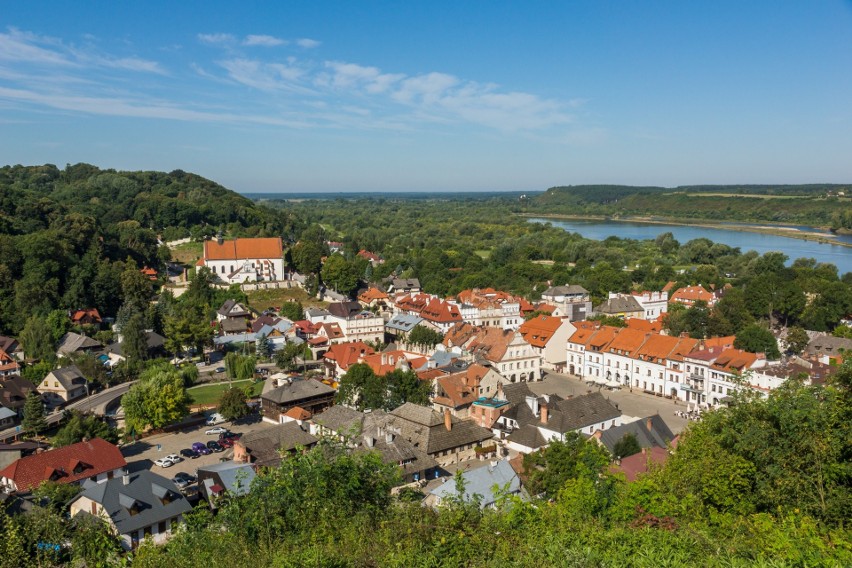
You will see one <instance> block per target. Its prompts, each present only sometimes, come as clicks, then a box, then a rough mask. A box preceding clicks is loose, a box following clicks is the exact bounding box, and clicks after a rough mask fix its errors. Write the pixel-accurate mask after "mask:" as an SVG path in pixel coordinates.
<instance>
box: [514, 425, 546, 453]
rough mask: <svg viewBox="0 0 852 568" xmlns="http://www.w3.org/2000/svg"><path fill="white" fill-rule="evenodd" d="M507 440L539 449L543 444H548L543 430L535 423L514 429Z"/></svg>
mask: <svg viewBox="0 0 852 568" xmlns="http://www.w3.org/2000/svg"><path fill="white" fill-rule="evenodd" d="M506 441H507V442H514V443H515V444H518V445H520V446H524V447H526V448H531V449H533V450H537V449H538V448H541V447H542V446H546V445H547V440H545V439H544V436H542V435H541V432H540V431H539V429H538V428H536V426H535V425H534V424H525V425H523V426H521V427H520V428H518V429H517V430H514V431H513V432H512V433H511V434H509V436H508V437H507V438H506Z"/></svg>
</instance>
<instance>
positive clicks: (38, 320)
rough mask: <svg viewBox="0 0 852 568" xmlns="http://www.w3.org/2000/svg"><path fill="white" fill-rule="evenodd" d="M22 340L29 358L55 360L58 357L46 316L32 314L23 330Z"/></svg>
mask: <svg viewBox="0 0 852 568" xmlns="http://www.w3.org/2000/svg"><path fill="white" fill-rule="evenodd" d="M20 340H21V345H22V346H23V348H24V354H26V356H27V358H28V359H46V360H53V359H55V358H56V348H55V345H54V343H53V336H52V334H51V331H50V328H49V327H48V326H47V323H45V321H44V318H42V317H40V316H37V315H34V316H30V317H29V318H28V319H27V323H26V324H24V329H23V331H21V335H20Z"/></svg>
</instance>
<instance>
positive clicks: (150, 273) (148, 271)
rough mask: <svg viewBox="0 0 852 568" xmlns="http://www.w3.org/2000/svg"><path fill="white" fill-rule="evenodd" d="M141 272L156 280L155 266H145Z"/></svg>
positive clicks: (149, 278)
mask: <svg viewBox="0 0 852 568" xmlns="http://www.w3.org/2000/svg"><path fill="white" fill-rule="evenodd" d="M139 272H141V273H142V274H144V275H145V277H146V278H148V280H156V279H157V271H156V270H154V269H153V268H149V267H147V266H145V267H143V268H142V270H140V271H139Z"/></svg>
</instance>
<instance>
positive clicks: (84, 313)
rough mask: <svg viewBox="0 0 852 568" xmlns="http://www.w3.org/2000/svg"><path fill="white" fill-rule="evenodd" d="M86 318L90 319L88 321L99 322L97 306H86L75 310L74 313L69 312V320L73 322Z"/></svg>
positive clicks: (99, 316) (99, 315)
mask: <svg viewBox="0 0 852 568" xmlns="http://www.w3.org/2000/svg"><path fill="white" fill-rule="evenodd" d="M87 319H88V320H90V321H94V322H98V323H100V321H101V314H100V313H98V309H97V308H87V309H85V310H76V311H75V312H74V313H72V314H71V321H72V322H74V323H77V322H80V321H83V320H87Z"/></svg>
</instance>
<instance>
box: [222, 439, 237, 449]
mask: <svg viewBox="0 0 852 568" xmlns="http://www.w3.org/2000/svg"><path fill="white" fill-rule="evenodd" d="M219 445H220V446H222V447H223V448H232V447H234V438H219Z"/></svg>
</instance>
